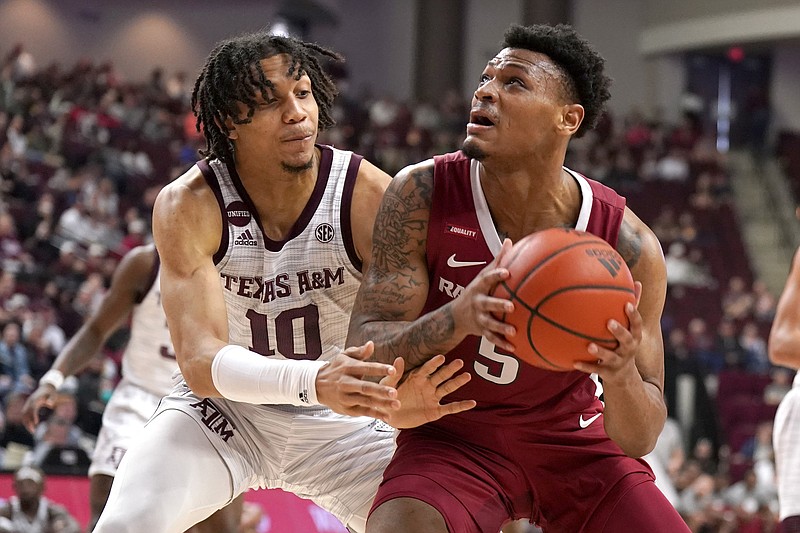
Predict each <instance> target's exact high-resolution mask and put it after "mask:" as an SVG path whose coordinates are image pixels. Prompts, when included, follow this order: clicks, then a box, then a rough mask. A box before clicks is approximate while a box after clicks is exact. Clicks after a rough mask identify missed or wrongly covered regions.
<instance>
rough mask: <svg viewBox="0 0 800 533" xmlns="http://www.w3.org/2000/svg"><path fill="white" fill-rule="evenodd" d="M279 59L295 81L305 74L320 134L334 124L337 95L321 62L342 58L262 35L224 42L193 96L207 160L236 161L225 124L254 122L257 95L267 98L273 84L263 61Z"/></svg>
mask: <svg viewBox="0 0 800 533" xmlns="http://www.w3.org/2000/svg"><path fill="white" fill-rule="evenodd" d="M279 54H286V55H288V56H289V57H290V58H291V61H292V64H291V65H290V67H289V72H288V73H287V74H288V75H293V76H294V77H295V79H300V76H302V75H303V74H307V75H308V77H309V78H310V79H311V90H312V92H313V94H314V99H315V100H316V102H317V106H318V107H319V129H320V130H321V131H322V130H325V129H326V128H329V127H331V126H333V125H334V124H335V120H334V119H333V115H332V108H333V100H334V98H336V95H337V90H336V86H335V85H334V83H333V80H332V79H331V78H330V76H328V74H327V73H326V72H325V69H324V68H323V66H322V63H321V61H320V57H322V58H328V59H332V60H334V61H344V59H343V58H342V56H340V55H339V54H337V53H336V52H333V51H332V50H328V49H327V48H323V47H322V46H319V45H318V44H315V43H307V42H304V41H301V40H299V39H295V38H294V37H284V36H279V35H272V34H270V33H269V32H267V31H265V30H262V31H258V32H255V33H248V34H244V35H240V36H238V37H233V38H231V39H226V40H224V41H222V42H220V43H219V44H218V45H217V46H216V47H215V48H214V50H212V51H211V54H209V56H208V59H207V60H206V64H205V66H203V70H202V71H201V72H200V75H199V76H198V77H197V81H195V84H194V90H193V91H192V109H193V110H194V113H195V115H196V116H197V123H196V125H197V130H198V131H200V132H202V133H203V134H204V135H205V138H206V149H205V150H200V155H202V156H204V157H215V158H217V159H220V160H221V161H223V162H225V163H228V164H231V163H233V161H234V154H233V143H232V142H231V140H230V139H229V138H228V134H229V133H230V130H229V129H228V128H227V126H225V121H226V120H227V119H229V118H231V119H233V123H234V124H246V123H248V122H250V120H251V119H252V117H253V114H254V113H255V110H256V107H257V105H258V104H257V101H256V95H258V94H260V95H261V96H262V97H263V98H264V99H266V98H267V91H268V90H269V89H271V88H272V83H271V82H270V81H269V80H268V79H267V78H266V77H265V76H264V72H263V70H261V63H260V61H261V60H262V59H266V58H268V57H272V56H275V55H279ZM238 102H241V103H243V104H245V105H246V106H247V109H248V112H247V116H245V117H243V118H241V117H239V107H238Z"/></svg>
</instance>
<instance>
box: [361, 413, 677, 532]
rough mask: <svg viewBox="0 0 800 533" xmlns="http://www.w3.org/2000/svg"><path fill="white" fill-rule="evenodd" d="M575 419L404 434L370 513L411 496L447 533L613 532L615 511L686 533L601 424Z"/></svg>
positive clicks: (642, 467) (644, 472) (645, 472)
mask: <svg viewBox="0 0 800 533" xmlns="http://www.w3.org/2000/svg"><path fill="white" fill-rule="evenodd" d="M577 421H578V419H577V417H575V420H574V421H571V422H570V421H565V422H564V423H559V424H551V425H550V427H549V428H548V429H547V430H546V431H542V430H541V429H539V430H538V431H534V430H530V429H528V428H525V426H523V427H520V426H514V425H511V424H509V425H508V426H504V427H502V428H500V427H494V426H481V427H474V428H472V431H468V430H465V431H460V430H459V431H457V434H456V433H454V432H452V431H448V430H444V429H441V428H437V427H433V426H423V427H421V428H415V429H413V430H404V431H402V432H401V433H400V435H399V436H398V439H397V445H398V446H397V451H396V452H395V455H394V457H393V458H392V461H391V463H390V464H389V466H388V468H387V469H386V471H385V472H384V480H383V483H381V486H380V488H379V489H378V494H377V496H376V497H375V501H374V503H373V509H374V508H376V507H377V506H379V505H381V504H382V503H384V502H386V501H388V500H392V499H395V498H415V499H418V500H421V501H424V502H426V503H428V504H429V505H431V506H433V507H434V508H436V509H437V510H438V511H439V512H440V513H441V514H442V516H443V517H444V519H445V522H446V523H447V526H448V529H449V530H450V531H451V532H454V533H455V532H457V533H473V532H474V533H486V532H497V531H499V530H500V528H501V527H502V525H503V524H504V523H506V522H507V521H508V520H509V519H519V518H530V519H531V520H532V521H534V522H536V523H537V524H538V525H539V526H540V527H542V528H543V529H544V530H545V531H546V532H548V533H549V532H565V533H567V532H568V533H577V532H599V531H613V530H614V529H613V528H614V527H615V526H614V524H615V523H617V522H618V521H619V520H620V517H619V516H615V513H616V511H617V510H624V512H625V513H626V517H622V518H623V519H627V518H633V517H632V516H631V514H630V513H631V512H632V511H631V510H632V509H635V510H637V511H638V514H640V515H641V520H642V521H645V522H646V521H648V520H652V521H653V522H652V524H651V525H653V527H650V528H649V529H647V531H649V532H669V533H675V532H680V531H688V528H686V526H685V524H684V523H683V521H682V520H681V519H680V516H679V515H678V514H677V513H676V512H675V510H674V509H673V507H672V506H671V505H670V504H669V502H668V501H667V499H666V498H665V497H664V496H663V495H662V494H661V492H660V491H659V490H658V489H657V488H656V487H655V483H654V477H653V474H652V471H651V470H650V468H649V467H648V466H647V464H646V463H645V462H644V461H640V460H636V459H631V458H629V457H627V456H625V455H624V454H623V453H622V451H621V450H620V449H619V447H618V446H617V445H616V444H614V443H613V442H612V441H611V440H610V439H609V438H608V437H607V436H606V434H605V431H604V430H603V427H602V418H601V419H599V420H597V421H595V422H594V423H593V424H591V425H590V426H589V427H587V428H585V429H580V428H579V427H578V424H577ZM640 485H641V487H639V486H640ZM650 488H652V490H649V489H650ZM609 527H611V528H612V529H608V528H609ZM620 531H626V529H622V530H620ZM627 531H630V529H627Z"/></svg>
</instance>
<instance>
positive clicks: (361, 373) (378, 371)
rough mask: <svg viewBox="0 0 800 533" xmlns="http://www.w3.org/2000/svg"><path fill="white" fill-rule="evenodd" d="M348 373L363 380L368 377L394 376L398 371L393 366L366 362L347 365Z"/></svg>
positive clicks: (354, 362) (352, 362)
mask: <svg viewBox="0 0 800 533" xmlns="http://www.w3.org/2000/svg"><path fill="white" fill-rule="evenodd" d="M346 372H347V373H348V374H350V375H352V376H358V378H363V377H366V376H374V377H383V376H391V375H394V374H395V373H396V372H397V370H396V369H395V367H394V366H392V365H386V364H383V363H375V362H366V361H351V362H350V364H348V365H347V370H346Z"/></svg>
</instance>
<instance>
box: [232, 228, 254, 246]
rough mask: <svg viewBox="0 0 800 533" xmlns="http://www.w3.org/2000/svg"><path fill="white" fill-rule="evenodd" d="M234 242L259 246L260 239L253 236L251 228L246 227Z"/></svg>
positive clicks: (241, 244)
mask: <svg viewBox="0 0 800 533" xmlns="http://www.w3.org/2000/svg"><path fill="white" fill-rule="evenodd" d="M233 244H234V245H236V246H258V241H257V240H256V239H255V237H253V234H252V233H251V232H250V230H249V229H246V230H244V232H243V233H240V234H239V236H238V237H236V238H235V239H234V240H233Z"/></svg>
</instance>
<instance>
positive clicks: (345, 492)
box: [153, 383, 394, 531]
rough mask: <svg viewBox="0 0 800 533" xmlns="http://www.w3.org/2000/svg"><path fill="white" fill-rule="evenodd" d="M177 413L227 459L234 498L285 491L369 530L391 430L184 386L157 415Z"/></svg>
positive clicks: (321, 411) (326, 413) (390, 444)
mask: <svg viewBox="0 0 800 533" xmlns="http://www.w3.org/2000/svg"><path fill="white" fill-rule="evenodd" d="M172 409H175V410H179V411H181V412H184V413H187V414H189V415H190V416H191V417H192V419H194V420H195V421H196V423H197V424H198V426H199V427H200V428H201V429H202V430H203V432H204V433H205V435H206V438H207V439H208V440H209V442H211V444H212V445H213V446H214V448H215V449H216V451H217V453H218V454H219V455H220V457H222V459H223V461H224V462H225V465H226V466H227V468H228V470H229V472H230V480H231V482H232V485H233V497H235V496H236V495H238V494H241V493H242V492H244V491H246V490H248V489H257V488H280V489H283V490H285V491H287V492H292V493H294V494H296V495H297V496H300V497H301V498H307V499H309V500H312V501H313V502H314V503H316V504H317V505H319V506H320V507H322V508H323V509H325V510H327V511H329V512H330V513H331V514H333V515H334V516H336V517H337V518H338V519H339V520H341V521H342V523H343V524H346V525H348V526H350V527H351V528H353V529H354V530H355V531H363V530H364V529H365V526H366V518H367V513H368V511H369V508H370V507H371V505H372V500H373V498H374V497H375V494H376V492H377V490H378V485H379V484H380V482H381V480H382V478H383V470H384V469H385V468H386V465H387V464H388V463H389V460H390V459H391V457H392V454H393V453H394V430H393V429H392V428H391V427H389V426H386V425H385V424H382V423H379V422H377V421H375V420H374V419H371V418H366V417H349V416H343V415H339V414H336V413H334V412H333V411H331V410H330V409H326V408H301V407H292V406H263V405H252V404H247V403H240V402H233V401H229V400H225V399H222V398H213V399H201V398H198V397H197V396H195V395H194V394H193V393H192V392H191V391H190V390H189V388H188V387H187V386H186V384H185V383H180V384H179V385H178V386H177V387H176V389H175V391H173V393H172V394H170V395H169V396H167V397H165V398H164V400H163V401H162V402H161V404H160V406H159V407H158V410H157V411H156V413H155V414H154V415H153V418H155V417H157V416H159V414H160V413H163V412H165V411H168V410H172ZM167 438H168V437H165V440H167Z"/></svg>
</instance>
